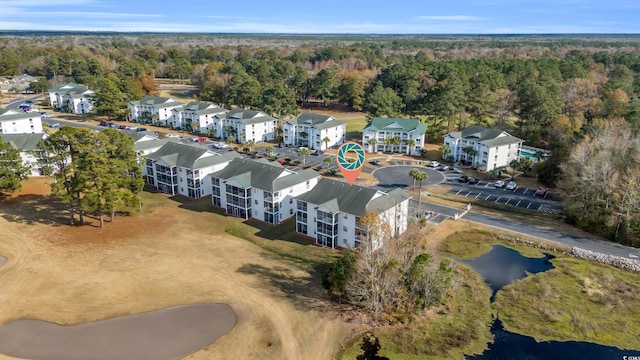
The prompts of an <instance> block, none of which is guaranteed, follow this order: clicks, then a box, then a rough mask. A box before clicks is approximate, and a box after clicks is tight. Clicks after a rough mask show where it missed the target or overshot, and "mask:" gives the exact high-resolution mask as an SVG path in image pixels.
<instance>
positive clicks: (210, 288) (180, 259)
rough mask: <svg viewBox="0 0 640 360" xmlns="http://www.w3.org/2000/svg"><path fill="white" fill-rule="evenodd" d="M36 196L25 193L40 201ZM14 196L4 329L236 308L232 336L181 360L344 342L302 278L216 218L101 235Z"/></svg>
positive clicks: (2, 225)
mask: <svg viewBox="0 0 640 360" xmlns="http://www.w3.org/2000/svg"><path fill="white" fill-rule="evenodd" d="M40 186H41V185H40ZM31 187H32V188H31V189H30V188H25V190H26V192H29V191H31V192H32V193H33V192H36V193H37V191H38V190H37V187H36V186H31ZM34 188H35V189H34ZM45 188H46V187H43V189H45ZM42 191H43V192H44V191H45V190H42ZM158 196H160V195H158ZM19 199H20V201H19V202H17V201H16V202H11V201H4V202H2V203H0V254H2V255H4V256H6V257H7V259H8V261H7V264H5V266H3V267H2V268H1V269H0V288H1V289H2V291H0V304H2V306H1V307H0V323H7V322H9V321H11V320H16V319H22V318H30V319H40V320H46V321H51V322H56V323H59V324H78V323H83V322H88V321H95V320H100V319H105V318H110V317H116V316H123V315H130V314H135V313H139V312H144V311H150V310H155V309H160V308H165V307H170V306H176V305H183V304H195V303H226V304H228V305H229V306H231V308H232V309H233V311H234V312H235V313H236V316H237V324H236V326H235V327H234V329H233V330H231V332H229V333H228V334H227V335H225V336H223V337H222V338H220V339H219V340H217V341H216V342H215V343H213V344H211V345H209V346H207V347H206V348H205V349H203V350H201V351H198V352H196V353H194V354H192V355H189V356H188V357H186V358H187V359H229V358H237V359H253V358H259V359H330V358H331V357H332V355H333V353H334V352H335V351H336V350H337V347H338V344H339V342H340V340H341V339H342V337H343V336H344V333H345V330H344V329H345V326H344V323H343V322H342V321H341V320H340V319H338V317H337V315H336V314H335V313H333V312H332V311H331V307H332V305H331V304H330V303H328V302H327V301H326V299H325V298H324V297H323V296H320V295H318V294H317V293H316V292H315V291H314V289H313V288H309V289H307V288H306V286H302V285H305V284H309V283H310V278H311V277H312V275H311V274H310V273H309V272H308V271H305V270H303V269H302V268H300V267H299V266H298V265H297V264H294V263H291V262H289V261H286V260H282V259H281V258H280V257H276V256H274V255H273V254H272V253H269V252H266V251H264V250H261V249H260V248H258V247H257V246H255V245H253V244H251V243H249V242H247V241H245V240H241V239H238V238H235V237H232V236H227V235H225V234H224V232H223V229H217V228H216V223H215V219H216V218H215V215H213V214H210V213H200V212H196V211H189V210H186V209H182V208H180V207H179V206H178V203H175V202H173V206H155V207H154V205H153V204H151V205H150V206H149V207H151V208H153V209H154V210H153V211H150V212H144V213H141V214H138V215H135V216H131V217H118V218H117V219H116V222H115V223H114V224H109V223H107V226H106V227H105V228H104V229H99V228H96V227H94V226H84V227H69V226H66V225H60V224H59V222H60V221H64V216H65V214H64V212H63V211H53V212H52V211H50V210H48V207H46V206H43V205H42V201H43V200H45V199H46V198H40V197H38V196H37V194H33V195H30V197H26V198H19ZM26 200H29V201H26ZM163 201H164V200H163ZM166 201H167V202H170V200H166ZM51 218H54V219H56V220H57V221H55V222H51V221H50V220H47V219H51ZM315 287H317V286H314V288H315ZM25 299H29V301H25ZM0 358H7V357H2V356H0Z"/></svg>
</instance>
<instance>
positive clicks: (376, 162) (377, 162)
mask: <svg viewBox="0 0 640 360" xmlns="http://www.w3.org/2000/svg"><path fill="white" fill-rule="evenodd" d="M369 164H371V165H378V166H379V165H382V161H380V160H371V161H369Z"/></svg>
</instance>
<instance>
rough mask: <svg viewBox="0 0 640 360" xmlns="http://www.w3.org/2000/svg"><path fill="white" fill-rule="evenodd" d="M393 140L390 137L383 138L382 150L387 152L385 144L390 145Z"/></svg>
mask: <svg viewBox="0 0 640 360" xmlns="http://www.w3.org/2000/svg"><path fill="white" fill-rule="evenodd" d="M391 143H393V140H392V139H391V138H390V137H386V138H384V152H387V146H389V145H391Z"/></svg>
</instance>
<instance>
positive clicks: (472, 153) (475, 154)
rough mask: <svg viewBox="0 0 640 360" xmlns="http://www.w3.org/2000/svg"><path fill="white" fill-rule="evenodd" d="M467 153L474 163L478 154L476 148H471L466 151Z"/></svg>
mask: <svg viewBox="0 0 640 360" xmlns="http://www.w3.org/2000/svg"><path fill="white" fill-rule="evenodd" d="M467 155H469V156H470V157H471V159H472V160H473V161H471V163H472V164H473V163H475V160H476V156H478V150H476V149H473V148H472V149H471V150H469V151H468V152H467Z"/></svg>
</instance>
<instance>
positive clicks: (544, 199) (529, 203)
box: [447, 174, 562, 214]
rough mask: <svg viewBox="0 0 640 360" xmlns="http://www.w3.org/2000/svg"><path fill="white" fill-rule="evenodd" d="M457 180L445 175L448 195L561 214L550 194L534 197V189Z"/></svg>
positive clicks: (456, 175)
mask: <svg viewBox="0 0 640 360" xmlns="http://www.w3.org/2000/svg"><path fill="white" fill-rule="evenodd" d="M459 178H460V175H459V174H448V175H447V185H449V186H450V187H451V189H450V190H449V193H450V194H455V195H459V196H465V197H468V198H473V199H479V200H484V201H493V202H495V203H500V204H505V205H511V206H517V207H520V208H525V209H531V210H537V211H541V212H545V213H549V214H560V213H562V205H561V204H560V202H559V201H558V200H557V199H555V198H554V197H553V195H552V194H550V193H547V194H546V195H544V196H538V195H536V190H535V189H527V188H524V187H516V188H515V189H514V190H507V189H506V188H504V187H503V188H496V187H495V186H494V182H486V181H481V182H479V183H477V184H474V185H471V184H468V183H464V182H459V181H458V179H459Z"/></svg>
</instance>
